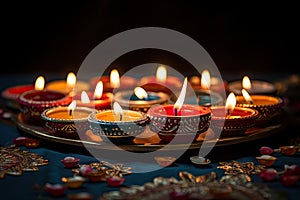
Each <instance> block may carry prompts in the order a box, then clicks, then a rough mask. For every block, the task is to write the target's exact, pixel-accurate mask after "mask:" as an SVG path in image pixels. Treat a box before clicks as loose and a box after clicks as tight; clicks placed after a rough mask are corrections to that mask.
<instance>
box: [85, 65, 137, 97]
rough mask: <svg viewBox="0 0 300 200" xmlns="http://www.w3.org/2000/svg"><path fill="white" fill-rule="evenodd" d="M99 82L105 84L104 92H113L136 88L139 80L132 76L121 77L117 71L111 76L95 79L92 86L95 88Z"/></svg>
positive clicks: (91, 83) (91, 80)
mask: <svg viewBox="0 0 300 200" xmlns="http://www.w3.org/2000/svg"><path fill="white" fill-rule="evenodd" d="M99 81H102V82H103V92H113V91H114V90H129V89H133V88H134V87H136V84H137V80H136V79H135V78H133V77H130V76H121V78H120V75H119V72H118V70H117V69H113V70H112V71H111V72H110V76H101V77H93V78H91V79H90V81H89V82H90V85H91V86H92V88H95V87H96V85H97V83H98V82H99Z"/></svg>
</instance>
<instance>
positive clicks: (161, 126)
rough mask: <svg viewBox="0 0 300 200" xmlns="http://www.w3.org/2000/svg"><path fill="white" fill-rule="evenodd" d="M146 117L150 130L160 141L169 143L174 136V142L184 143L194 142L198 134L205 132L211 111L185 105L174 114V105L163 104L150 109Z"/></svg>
mask: <svg viewBox="0 0 300 200" xmlns="http://www.w3.org/2000/svg"><path fill="white" fill-rule="evenodd" d="M147 116H148V118H149V127H150V129H151V130H152V131H153V132H155V133H157V134H158V136H159V137H160V139H162V140H163V141H165V142H170V141H172V140H173V138H175V136H176V138H178V141H177V140H176V142H179V143H180V142H183V143H185V142H188V141H194V140H196V139H197V137H198V136H199V135H200V133H203V132H205V131H207V129H208V127H209V125H210V120H211V110H210V108H208V107H203V106H198V105H189V104H186V105H183V106H182V107H181V109H180V110H178V111H177V113H176V111H175V109H174V105H171V104H165V105H161V106H157V107H152V108H150V109H149V111H148V113H147Z"/></svg>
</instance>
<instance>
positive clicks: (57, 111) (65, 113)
mask: <svg viewBox="0 0 300 200" xmlns="http://www.w3.org/2000/svg"><path fill="white" fill-rule="evenodd" d="M91 112H92V110H90V109H82V108H80V107H77V106H76V101H72V103H70V105H69V106H68V107H57V108H53V109H51V110H49V111H47V112H46V114H45V115H46V116H47V117H49V118H54V119H59V120H70V119H71V120H72V119H86V118H87V117H88V116H89V114H90V113H91Z"/></svg>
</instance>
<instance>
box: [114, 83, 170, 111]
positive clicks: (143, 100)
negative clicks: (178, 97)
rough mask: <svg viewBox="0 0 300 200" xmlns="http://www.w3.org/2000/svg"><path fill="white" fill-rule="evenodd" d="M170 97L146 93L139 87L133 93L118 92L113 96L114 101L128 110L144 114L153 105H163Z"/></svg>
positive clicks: (159, 93)
mask: <svg viewBox="0 0 300 200" xmlns="http://www.w3.org/2000/svg"><path fill="white" fill-rule="evenodd" d="M169 98H170V96H169V95H168V94H167V93H164V92H146V91H145V90H144V89H143V88H141V87H136V88H135V89H134V91H120V92H117V93H116V94H115V95H114V101H115V102H118V103H119V104H120V105H121V106H122V107H124V108H127V109H129V110H135V111H141V112H144V113H146V112H147V111H148V110H149V108H150V107H151V106H153V105H161V104H165V103H167V102H168V101H169Z"/></svg>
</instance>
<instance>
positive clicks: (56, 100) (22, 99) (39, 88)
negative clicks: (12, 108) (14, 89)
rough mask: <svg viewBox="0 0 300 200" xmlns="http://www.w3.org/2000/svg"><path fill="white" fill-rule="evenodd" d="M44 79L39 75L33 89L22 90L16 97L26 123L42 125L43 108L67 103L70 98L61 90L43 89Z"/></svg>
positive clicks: (69, 101)
mask: <svg viewBox="0 0 300 200" xmlns="http://www.w3.org/2000/svg"><path fill="white" fill-rule="evenodd" d="M44 85H45V79H44V77H42V76H40V77H39V78H37V80H36V83H35V89H34V90H29V91H27V92H23V93H22V94H21V95H20V96H19V97H18V99H17V102H18V104H19V106H20V110H21V114H22V118H23V120H24V121H25V122H26V123H30V124H35V125H42V124H44V121H43V120H42V118H41V114H42V112H44V110H46V109H49V108H53V107H58V106H65V105H69V104H70V103H71V101H72V98H71V97H70V96H68V95H66V94H64V93H62V92H58V91H53V90H44V89H43V88H44Z"/></svg>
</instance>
